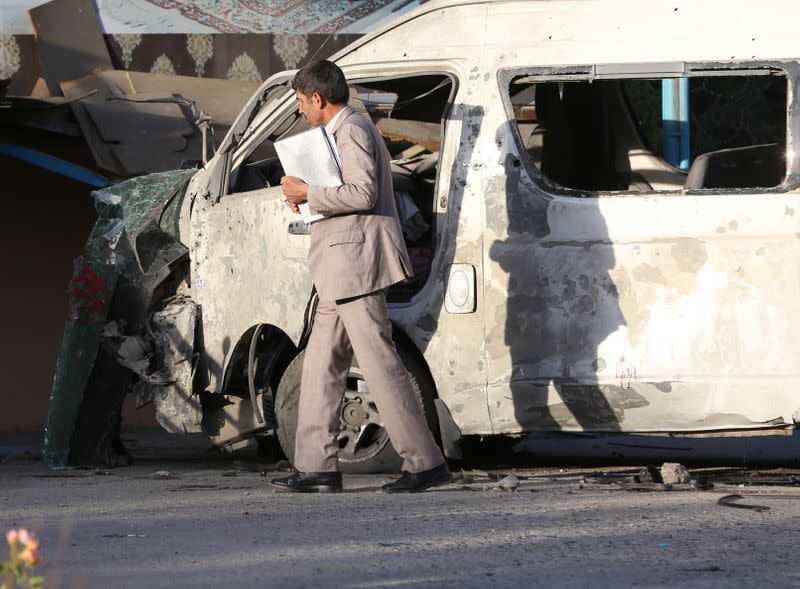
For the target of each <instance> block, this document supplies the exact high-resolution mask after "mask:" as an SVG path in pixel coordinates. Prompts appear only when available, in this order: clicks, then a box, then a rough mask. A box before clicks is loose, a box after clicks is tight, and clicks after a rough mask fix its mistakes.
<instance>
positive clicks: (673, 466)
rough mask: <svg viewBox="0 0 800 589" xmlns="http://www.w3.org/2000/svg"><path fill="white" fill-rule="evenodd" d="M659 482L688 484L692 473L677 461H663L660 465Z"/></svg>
mask: <svg viewBox="0 0 800 589" xmlns="http://www.w3.org/2000/svg"><path fill="white" fill-rule="evenodd" d="M661 482H663V483H666V484H668V485H688V484H689V483H691V482H692V475H691V474H689V469H688V468H686V467H685V466H684V465H682V464H680V463H679V462H665V463H664V464H663V465H661Z"/></svg>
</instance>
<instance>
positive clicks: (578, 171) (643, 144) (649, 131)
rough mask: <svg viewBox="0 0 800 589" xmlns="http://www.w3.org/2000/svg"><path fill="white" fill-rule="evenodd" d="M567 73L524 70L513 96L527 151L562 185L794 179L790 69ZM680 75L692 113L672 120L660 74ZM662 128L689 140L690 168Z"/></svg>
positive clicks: (622, 187)
mask: <svg viewBox="0 0 800 589" xmlns="http://www.w3.org/2000/svg"><path fill="white" fill-rule="evenodd" d="M561 77H562V76H559V79H558V80H553V78H552V77H549V78H548V77H545V76H539V75H528V74H522V75H520V76H516V77H514V78H512V79H511V80H510V83H509V85H508V97H507V98H508V102H507V104H508V106H510V107H511V109H513V122H514V126H515V127H516V133H517V140H518V142H519V144H520V147H521V149H520V152H521V153H522V155H523V158H524V159H526V161H527V163H528V165H529V166H530V167H531V168H532V169H534V170H536V171H538V172H539V173H540V174H541V176H543V177H544V179H545V180H547V181H549V182H550V183H552V184H554V185H555V186H557V187H560V188H564V189H567V190H568V191H569V190H577V191H581V192H582V193H586V192H590V193H603V192H615V193H617V192H634V193H643V192H653V191H662V192H679V191H686V190H708V189H722V188H748V189H758V190H764V189H771V188H776V187H779V186H781V185H782V184H783V183H784V181H785V179H786V176H787V161H786V150H787V122H788V115H787V95H788V80H787V76H786V73H785V72H784V71H783V70H778V69H777V68H774V67H766V66H764V67H761V68H760V69H752V70H742V69H738V70H728V71H725V70H709V71H702V70H700V71H692V72H691V73H690V74H689V75H688V77H685V78H675V77H674V76H664V77H660V76H651V77H638V76H637V77H625V76H619V77H617V78H614V79H583V80H576V79H575V78H574V77H573V78H571V79H564V80H562V79H560V78H561ZM681 79H682V80H685V81H686V82H685V83H686V84H687V85H688V91H686V93H685V96H686V97H687V98H688V116H684V117H681V118H682V119H683V120H670V119H667V118H666V116H667V115H666V114H663V115H662V101H663V100H664V99H663V98H662V81H664V80H670V81H673V82H677V80H681ZM667 106H669V105H667ZM686 106H687V105H684V108H686ZM666 110H667V111H668V110H669V109H668V108H667V109H666ZM675 118H678V117H675ZM665 125H669V126H668V127H667V133H665V131H664V127H665ZM676 136H680V138H679V139H678V138H676ZM664 137H667V139H666V141H669V142H674V141H682V142H683V143H682V144H681V146H680V149H681V150H682V157H681V158H678V159H679V160H680V159H683V160H684V162H688V164H689V165H687V166H685V167H684V169H680V168H679V167H678V161H673V162H670V161H668V157H666V156H665V154H666V153H670V152H669V151H668V150H667V146H665V144H664V142H665V140H664V139H663V138H664ZM674 145H675V143H672V146H674ZM673 149H677V148H674V147H673ZM525 155H527V158H525V157H524V156H525Z"/></svg>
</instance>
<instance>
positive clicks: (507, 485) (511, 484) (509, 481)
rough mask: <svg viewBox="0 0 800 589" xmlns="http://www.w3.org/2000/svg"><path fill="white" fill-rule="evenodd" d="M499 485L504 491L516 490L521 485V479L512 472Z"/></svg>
mask: <svg viewBox="0 0 800 589" xmlns="http://www.w3.org/2000/svg"><path fill="white" fill-rule="evenodd" d="M499 487H500V488H501V489H502V490H503V491H516V490H517V487H519V479H518V478H517V477H516V476H515V475H513V474H510V475H508V476H507V477H505V478H503V479H502V480H501V481H500V483H499Z"/></svg>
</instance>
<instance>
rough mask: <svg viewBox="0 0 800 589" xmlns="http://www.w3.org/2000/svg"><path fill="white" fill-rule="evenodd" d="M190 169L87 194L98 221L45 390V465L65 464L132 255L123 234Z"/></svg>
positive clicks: (153, 210) (75, 279)
mask: <svg viewBox="0 0 800 589" xmlns="http://www.w3.org/2000/svg"><path fill="white" fill-rule="evenodd" d="M191 173H194V171H192V170H176V171H173V172H164V173H162V174H153V175H151V176H148V177H146V178H134V179H132V180H127V181H125V182H122V183H120V184H117V185H115V186H111V187H109V188H105V189H102V190H98V191H95V192H93V193H92V196H94V198H95V208H96V210H97V213H98V216H99V219H98V220H97V222H96V223H95V226H94V228H93V229H92V232H91V234H90V235H89V239H88V241H87V243H86V247H85V249H84V252H83V254H82V255H81V256H80V257H79V258H77V259H76V260H75V272H74V274H73V276H72V279H71V281H70V285H69V290H68V294H69V313H68V317H67V324H66V326H65V327H64V335H63V337H62V341H61V349H60V350H59V355H58V360H57V363H56V372H55V378H54V380H53V389H52V391H51V394H50V403H49V408H48V415H47V427H46V430H45V432H46V433H45V442H44V460H45V462H46V464H47V465H48V466H50V467H51V468H64V467H67V466H69V453H70V438H71V436H72V434H73V430H74V427H75V423H76V419H77V416H78V412H79V410H80V405H81V401H82V399H83V394H84V390H85V389H86V386H87V383H88V382H89V377H90V375H91V373H92V369H93V367H94V362H95V358H96V357H97V352H98V350H99V347H100V343H101V341H102V339H103V330H104V328H105V326H106V322H107V319H108V311H109V307H110V305H111V301H112V299H113V297H114V290H115V288H116V285H117V281H118V279H119V277H120V275H121V273H122V272H123V271H124V270H125V268H126V266H127V265H128V263H129V262H130V261H131V260H132V259H133V255H134V254H133V251H132V249H131V247H130V239H129V235H128V234H129V232H131V231H133V232H135V231H137V230H140V229H141V227H140V225H139V224H140V223H141V224H147V222H148V221H149V220H152V219H153V218H154V216H155V215H157V214H158V211H159V210H160V208H161V207H162V206H163V204H164V203H165V201H166V200H167V199H169V198H172V197H173V196H174V195H175V191H176V190H177V189H178V188H179V187H180V186H182V185H185V183H186V181H187V180H188V177H189V175H190V174H191ZM123 236H125V237H128V238H123Z"/></svg>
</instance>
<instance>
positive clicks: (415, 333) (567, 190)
mask: <svg viewBox="0 0 800 589" xmlns="http://www.w3.org/2000/svg"><path fill="white" fill-rule="evenodd" d="M799 18H800V5H793V4H787V3H785V2H781V1H779V0H766V1H765V2H760V3H758V4H753V3H750V2H745V1H743V0H735V1H732V2H727V3H726V4H725V9H724V10H720V9H719V4H718V3H711V2H693V1H689V0H674V1H671V2H666V1H663V0H652V1H649V2H635V1H632V0H592V1H588V2H587V1H578V0H563V1H544V0H542V1H529V2H526V1H496V2H487V1H481V2H479V1H474V2H472V1H470V2H454V1H448V0H440V1H433V2H430V3H425V4H424V5H422V6H421V7H419V8H418V9H416V10H414V11H412V12H410V13H407V14H404V15H403V16H402V17H400V18H399V19H398V20H396V21H395V22H393V23H392V24H390V25H388V26H386V27H385V28H383V29H381V30H378V31H376V32H374V33H372V34H370V35H367V36H365V37H363V38H362V39H360V40H359V41H358V42H356V43H354V44H353V45H351V46H349V47H347V48H346V49H344V50H343V51H341V52H340V53H338V54H337V55H335V56H334V57H333V58H332V59H333V60H334V61H336V63H338V64H339V65H340V66H341V67H342V69H343V70H344V72H345V74H346V75H347V77H348V80H349V82H350V84H351V95H352V100H351V104H352V105H353V106H354V107H355V108H357V109H358V110H360V111H362V112H363V113H364V115H365V116H370V117H371V118H372V119H373V120H374V121H375V123H376V125H377V126H378V128H379V130H380V131H381V133H382V134H383V136H384V138H385V140H386V143H387V147H388V149H389V151H390V153H391V156H392V158H393V162H392V167H393V173H394V180H395V191H396V196H397V202H398V207H399V210H400V211H401V216H402V217H403V225H404V234H405V237H406V240H407V245H408V248H409V252H410V253H411V257H412V260H413V263H414V270H415V275H414V277H413V278H412V279H410V280H408V281H406V282H404V283H402V284H399V285H397V286H396V287H394V288H392V289H391V291H390V302H391V317H392V320H393V322H394V325H395V336H396V341H397V345H398V347H399V349H400V351H401V354H402V357H403V359H404V361H405V362H406V366H407V368H408V370H409V372H410V373H411V375H412V376H413V379H414V381H415V383H416V384H417V387H418V393H419V400H420V402H421V403H422V405H423V407H424V409H425V412H426V415H427V417H428V420H429V423H430V426H431V428H433V429H434V431H435V432H436V434H437V435H438V436H440V439H441V441H442V443H443V446H444V447H445V449H446V451H447V454H448V455H449V456H450V457H457V456H458V454H459V447H458V440H459V439H460V438H461V437H462V436H471V435H480V436H490V435H498V434H511V435H515V436H520V435H522V434H528V435H536V434H537V433H538V434H543V435H544V434H553V433H562V434H563V433H580V434H586V433H592V434H614V435H625V436H630V438H631V439H635V436H638V435H651V436H652V435H660V434H670V435H672V436H675V435H690V436H698V435H721V434H723V435H724V434H730V433H732V432H736V433H738V434H741V433H742V432H750V433H763V432H765V431H771V432H775V431H781V432H785V433H790V432H791V431H792V430H793V428H794V425H795V420H796V419H800V414H798V413H797V411H798V408H800V396H798V393H797V389H798V386H799V385H800V375H799V374H798V371H799V370H800V347H799V346H797V344H796V339H797V333H798V332H800V304H798V302H797V298H798V292H800V266H798V264H800V191H799V190H798V182H799V181H800V165H799V164H798V158H797V148H796V144H795V142H796V139H795V138H796V137H798V136H800V103H798V89H800V62H799V61H798V60H800V47H798V45H797V42H796V34H797V33H796V22H797V21H798V19H799ZM293 74H294V72H286V73H283V74H280V75H277V76H274V77H273V78H271V79H270V80H268V81H267V82H265V83H264V84H263V86H262V87H261V88H260V90H259V91H258V92H257V94H256V95H255V96H253V98H252V100H251V101H250V102H249V103H248V104H247V106H246V107H245V109H244V110H243V111H242V113H241V115H240V116H239V118H238V120H237V121H236V123H235V125H234V126H233V128H232V129H231V131H230V133H229V134H228V135H227V136H226V137H225V138H224V140H222V141H221V143H220V145H219V146H218V148H217V149H216V152H215V153H214V154H213V157H211V158H210V159H209V161H208V162H207V163H206V164H205V165H204V166H203V167H202V169H200V170H199V171H196V172H195V171H192V170H190V171H186V170H183V171H179V172H174V173H166V174H156V175H152V176H147V177H143V178H139V179H135V180H132V181H129V182H126V183H123V184H121V185H118V186H116V187H112V188H110V189H106V190H103V191H100V192H99V193H96V194H97V199H98V205H99V207H100V208H101V213H102V212H103V211H106V212H107V208H108V207H116V209H115V210H116V211H117V213H114V214H118V216H117V217H114V214H111V213H107V215H106V219H105V220H106V221H108V222H109V223H110V224H106V225H103V230H102V231H97V232H96V235H97V239H98V240H100V242H102V243H103V244H104V245H103V248H99V250H98V251H100V250H102V252H101V253H100V254H97V256H96V259H97V260H100V261H101V262H102V263H103V264H105V266H103V268H106V269H108V268H113V271H114V272H115V273H116V275H117V276H119V278H118V279H114V284H116V285H117V286H113V285H112V287H113V288H111V291H113V292H114V293H115V294H113V297H112V296H111V295H110V294H109V295H108V297H109V301H110V303H109V308H108V309H107V310H106V309H103V308H101V309H100V310H99V311H98V310H97V309H94V312H95V315H96V317H95V319H96V321H95V324H94V327H93V329H94V331H93V332H92V333H94V334H95V335H94V336H93V337H95V339H94V340H92V341H96V342H97V344H96V345H95V347H94V348H91V346H84V348H85V349H93V350H95V351H97V354H98V358H101V357H103V358H105V360H106V361H105V362H99V361H95V362H94V364H93V365H92V367H90V368H89V369H85V370H84V371H83V372H81V373H80V374H78V376H76V374H77V372H80V371H77V372H76V371H75V370H72V369H71V368H70V365H69V363H68V359H69V358H71V357H73V356H69V355H68V354H66V352H65V353H63V354H62V359H61V360H60V361H59V370H60V371H61V372H62V373H63V372H64V371H67V372H68V373H69V374H66V375H65V374H62V376H61V377H59V374H57V375H56V385H55V387H54V403H55V405H54V404H51V423H50V426H49V428H50V431H49V433H48V436H49V440H50V450H51V452H50V454H49V456H50V458H49V461H50V462H51V463H57V462H58V461H59V460H61V461H67V460H71V461H81V460H89V458H86V457H87V456H97V452H96V449H97V448H98V447H100V446H101V444H99V443H98V441H97V436H98V435H99V434H97V435H95V437H94V438H92V437H91V435H89V434H87V435H89V437H88V438H86V439H87V440H89V441H86V442H83V443H79V442H76V440H79V439H80V438H81V434H80V432H81V431H82V428H83V431H95V432H97V431H99V430H98V427H95V428H94V430H92V427H93V426H92V424H93V423H96V422H97V419H92V418H91V415H92V413H91V410H90V409H89V407H90V402H89V401H88V399H91V398H95V399H96V398H98V397H100V396H101V395H100V394H99V393H97V391H103V390H106V391H107V390H108V387H107V386H105V388H104V386H103V384H102V383H104V382H108V380H107V379H108V378H111V377H112V376H113V377H114V378H117V380H116V381H114V382H117V383H118V386H117V388H126V387H132V389H133V392H134V393H135V394H137V395H138V398H139V400H140V402H145V401H148V400H153V401H154V402H155V403H156V404H157V411H158V418H159V420H160V422H161V423H162V424H163V425H164V426H165V427H166V428H167V429H169V430H170V431H205V432H207V433H208V434H209V435H210V436H211V437H212V439H213V440H215V441H216V443H218V444H220V445H222V446H227V447H236V446H237V445H239V444H241V443H243V441H245V440H247V439H249V438H250V437H252V436H253V435H254V434H257V433H259V432H262V433H263V432H272V431H275V432H277V435H278V437H279V439H280V442H281V445H282V447H283V449H284V451H285V452H286V454H287V456H289V457H290V458H291V455H292V452H293V447H292V446H293V435H294V431H293V430H294V420H295V419H296V413H295V412H296V402H297V395H298V392H299V376H300V366H301V364H302V361H303V346H304V342H305V340H306V337H307V335H308V330H309V327H310V325H311V323H312V319H313V313H314V308H315V307H314V303H315V301H314V300H313V298H312V297H311V292H312V284H311V281H310V278H309V275H308V272H307V269H306V252H307V249H308V245H309V234H308V228H307V227H306V226H305V225H303V223H302V222H301V221H300V220H299V217H297V216H295V215H293V214H292V213H291V212H290V211H289V210H288V208H287V207H285V205H284V204H283V202H282V195H281V191H280V187H279V185H278V182H279V179H280V176H281V174H282V173H281V170H280V167H279V164H278V162H277V160H276V158H275V152H274V149H273V143H274V142H275V141H276V140H277V139H280V138H283V137H287V136H290V135H291V134H294V133H297V132H299V131H301V130H303V129H305V128H306V127H305V123H304V121H303V119H302V118H301V117H300V116H299V115H298V113H297V110H296V105H295V101H294V92H293V91H292V90H291V88H290V81H291V79H292V77H293ZM187 181H188V185H187ZM143 195H151V196H143ZM140 202H146V203H147V204H146V206H145V205H140V204H139V203H140ZM120 207H121V211H122V212H121V213H119V209H120ZM112 219H116V221H117V224H114V223H113V222H111V220H112ZM120 219H121V223H122V228H121V229H119V231H120V232H122V233H123V237H124V238H125V239H123V240H121V241H119V242H114V247H111V245H109V244H111V241H112V240H113V239H114V238H117V239H119V235H118V234H117V233H114V232H113V231H111V232H110V233H109V231H110V229H113V228H114V227H119V222H120ZM102 221H103V219H101V221H99V222H98V223H101V222H102ZM109 228H110V229H109ZM312 230H313V229H312ZM107 234H110V236H111V237H110V238H107ZM126 241H127V244H128V246H129V250H126V251H128V255H127V257H126V255H125V253H124V252H123V251H122V249H121V248H123V245H120V244H121V243H123V242H126ZM98 247H99V246H98ZM115 248H116V249H115ZM118 250H119V251H118ZM87 251H88V249H87ZM112 254H113V255H112ZM101 258H102V259H101ZM95 274H98V275H101V277H102V276H103V274H102V272H100V271H99V270H95ZM106 282H107V281H106ZM126 293H127V294H126ZM131 293H133V294H131ZM100 294H101V295H103V294H106V293H105V291H102V289H101V293H100ZM133 309H136V311H133ZM90 311H92V308H90V309H89V311H86V310H85V309H83V311H82V310H81V309H78V310H77V311H76V313H75V317H74V318H73V319H74V320H75V321H77V322H78V327H76V328H75V329H76V330H80V329H83V330H84V331H83V332H81V333H85V332H86V331H87V329H88V328H83V327H80V322H81V321H82V320H83V319H81V317H84V318H85V316H86V313H89V312H90ZM82 312H83V313H84V315H81V313H82ZM68 332H69V327H68ZM76 337H77V336H76ZM71 341H73V344H74V342H75V341H77V340H71ZM101 341H102V342H103V343H102V344H101V343H100V342H101ZM68 344H70V341H68V339H67V338H65V347H66V346H67V345H68ZM98 350H99V351H98ZM92 357H94V356H92ZM109 359H110V360H116V361H117V364H116V365H115V366H116V367H111V366H110V364H109ZM119 364H122V365H123V366H119ZM70 370H72V372H70ZM98 372H101V373H103V374H99V375H98V374H97V373H98ZM124 375H127V376H124ZM132 375H135V376H132ZM84 377H85V378H84ZM59 378H61V380H59ZM126 378H127V379H128V380H127V381H126V380H125V379H126ZM103 379H106V380H103ZM59 383H61V384H59ZM59 386H61V388H60V389H59V388H58V387H59ZM70 386H71V387H72V388H71V389H70V388H69V387H70ZM77 389H80V394H77V393H75V392H74V391H75V390H77ZM115 390H116V389H115ZM126 390H127V388H126ZM70 391H71V392H70ZM93 391H94V392H93ZM64 399H68V400H69V402H61V404H60V405H59V400H62V401H63V400H64ZM76 399H78V400H77V401H76ZM104 402H105V403H106V404H108V403H109V401H104ZM76 403H80V407H79V408H78V404H76ZM59 407H61V409H58V408H59ZM65 407H66V409H65ZM70 407H71V408H72V409H71V411H72V412H71V413H70V412H69V408H70ZM56 410H58V411H60V412H59V413H56ZM87 412H89V413H88V414H87ZM101 413H102V412H101V411H95V413H94V414H101ZM65 414H68V415H70V416H71V417H70V419H71V422H69V423H66V425H64V423H63V422H64V419H63V417H61V420H62V421H59V420H58V419H57V418H59V416H63V415H65ZM66 421H69V420H66ZM51 426H52V427H51ZM53 428H54V429H53ZM65 431H66V432H68V433H69V434H70V435H72V442H71V443H72V446H71V448H69V449H65V448H64V446H63V444H62V445H61V446H59V445H58V442H57V440H55V438H54V436H55V434H57V433H59V432H60V435H61V438H60V439H61V440H62V441H63V440H64V439H66V438H65V436H66V437H69V436H68V435H67V434H65V433H64V432H65ZM339 443H340V446H341V453H340V459H341V464H342V468H343V470H345V471H356V472H369V471H386V470H389V471H391V470H393V469H397V468H398V467H399V460H398V457H397V455H396V453H395V452H394V450H393V449H392V448H391V444H390V443H389V442H388V439H387V437H386V435H385V432H384V430H383V428H382V426H381V419H380V413H379V408H378V407H376V406H375V405H374V403H373V401H372V399H371V397H370V393H369V390H368V388H367V387H366V384H365V383H364V381H363V380H362V378H361V373H360V371H359V369H358V366H357V365H354V366H353V368H352V371H351V374H350V378H349V379H348V387H347V392H346V398H345V401H344V403H343V405H342V410H341V433H340V435H339ZM81 444H82V448H83V450H81V449H80V448H79V447H78V446H81ZM87 448H89V449H90V450H91V451H90V450H87ZM81 457H83V458H81Z"/></svg>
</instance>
